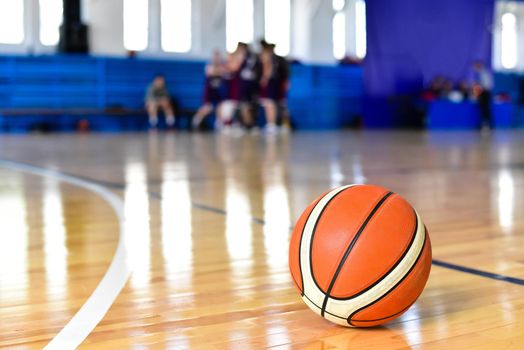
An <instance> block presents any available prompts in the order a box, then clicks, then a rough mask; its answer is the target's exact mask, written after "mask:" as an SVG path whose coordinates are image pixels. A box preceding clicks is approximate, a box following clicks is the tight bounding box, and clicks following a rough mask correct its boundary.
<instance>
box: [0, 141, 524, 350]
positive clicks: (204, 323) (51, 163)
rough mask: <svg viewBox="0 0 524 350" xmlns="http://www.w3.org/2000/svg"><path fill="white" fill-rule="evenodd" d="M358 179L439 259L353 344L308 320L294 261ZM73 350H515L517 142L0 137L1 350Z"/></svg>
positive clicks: (519, 282)
mask: <svg viewBox="0 0 524 350" xmlns="http://www.w3.org/2000/svg"><path fill="white" fill-rule="evenodd" d="M364 182H365V183H374V184H380V185H382V186H385V187H388V188H390V189H391V190H393V191H395V192H397V193H399V194H401V195H403V196H404V197H405V198H407V199H408V200H409V201H410V202H411V203H412V204H413V205H414V206H415V207H416V208H417V209H418V211H419V213H420V214H421V217H422V219H423V220H424V221H425V223H426V224H427V227H428V230H429V232H430V236H431V240H432V245H433V257H434V259H435V262H434V264H433V267H432V271H431V275H430V279H429V282H428V285H427V286H426V289H425V291H424V293H423V294H422V296H421V298H420V299H419V301H418V302H417V303H416V304H415V305H414V306H413V307H412V308H411V309H410V310H409V311H408V312H407V313H405V314H404V315H403V316H402V317H401V318H400V319H398V320H396V321H394V322H392V323H390V324H388V325H387V326H383V327H378V328H374V329H364V330H360V329H347V328H343V327H340V326H336V325H333V324H330V323H328V322H327V321H325V320H324V319H322V318H320V317H319V316H317V315H316V314H314V313H313V312H312V311H310V310H309V309H308V308H307V307H306V305H305V304H304V303H303V302H302V300H301V299H300V297H299V294H298V293H297V291H296V290H295V288H294V286H293V283H292V281H291V278H290V275H289V272H288V263H287V254H288V239H289V235H290V231H289V228H290V226H292V225H293V224H294V221H295V220H296V219H297V217H298V216H299V215H300V213H301V211H302V210H303V209H304V208H305V207H306V205H307V204H308V203H309V202H311V201H312V200H313V199H314V198H315V197H316V196H318V195H319V194H321V193H323V192H324V191H326V190H327V189H329V188H332V187H335V186H339V185H342V184H348V183H364ZM104 276H105V277H104ZM98 321H100V322H98ZM50 342H51V343H50ZM48 344H49V345H48ZM76 344H81V345H80V348H82V349H84V348H85V349H128V348H133V349H153V348H154V349H164V348H165V349H264V348H272V349H311V350H317V349H318V350H320V349H322V350H329V349H404V348H412V349H524V133H522V132H496V133H492V134H479V133H475V132H463V133H420V132H361V133H352V132H326V133H323V132H320V133H297V134H293V135H278V136H274V137H266V136H263V135H258V136H254V135H245V136H241V137H233V136H228V135H211V134H205V135H198V134H193V135H190V134H162V133H150V134H124V135H116V134H100V135H97V134H93V135H87V134H86V135H72V134H70V135H12V136H7V135H4V136H0V347H2V348H4V347H5V348H20V349H26V348H27V349H33V348H34V349H40V348H43V347H44V346H46V345H48V348H49V349H68V348H71V347H74V346H76Z"/></svg>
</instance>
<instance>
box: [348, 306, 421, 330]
mask: <svg viewBox="0 0 524 350" xmlns="http://www.w3.org/2000/svg"><path fill="white" fill-rule="evenodd" d="M416 302H417V301H416V300H415V301H413V302H412V303H411V304H409V305H408V306H406V307H405V308H403V309H402V310H400V311H397V312H395V313H394V314H392V315H389V316H386V317H381V318H376V319H374V320H354V322H364V323H365V322H377V321H382V320H387V319H388V318H391V317H395V316H397V315H400V314H402V313H404V312H405V311H406V310H407V309H409V308H410V307H412V306H413V304H415V303H416ZM349 324H350V325H351V326H353V324H352V323H349Z"/></svg>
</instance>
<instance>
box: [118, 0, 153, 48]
mask: <svg viewBox="0 0 524 350" xmlns="http://www.w3.org/2000/svg"><path fill="white" fill-rule="evenodd" d="M148 7H149V1H148V0H124V47H125V48H126V49H127V50H130V51H142V50H145V49H146V48H147V41H148V36H149V23H148V16H149V12H148Z"/></svg>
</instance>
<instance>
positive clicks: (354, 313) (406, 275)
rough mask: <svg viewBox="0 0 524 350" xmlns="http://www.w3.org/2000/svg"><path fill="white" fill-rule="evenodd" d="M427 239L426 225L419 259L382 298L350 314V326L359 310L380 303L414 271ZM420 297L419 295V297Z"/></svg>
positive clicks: (348, 319)
mask: <svg viewBox="0 0 524 350" xmlns="http://www.w3.org/2000/svg"><path fill="white" fill-rule="evenodd" d="M426 241H427V229H426V227H424V243H423V244H422V248H421V249H420V252H419V253H418V256H417V259H416V260H415V262H414V263H413V265H412V266H411V267H410V268H409V270H408V272H406V274H404V276H403V277H402V278H401V279H400V281H398V283H397V284H395V285H394V286H393V287H391V288H390V289H389V290H388V291H387V292H385V293H384V294H383V295H381V296H380V298H378V299H377V300H374V301H372V302H371V303H369V304H367V305H364V306H362V307H361V308H360V309H358V310H356V311H354V312H353V313H352V314H351V315H349V317H348V318H347V322H348V324H349V325H350V326H353V324H352V323H351V318H352V317H353V316H355V315H356V314H357V313H358V312H360V311H362V310H363V309H365V308H368V307H370V306H371V305H374V304H376V303H378V302H379V301H380V300H382V299H384V298H385V297H386V296H388V295H389V294H390V293H391V292H392V291H394V290H395V289H396V288H397V287H398V286H399V285H400V284H401V283H402V282H404V280H405V279H406V278H407V277H408V276H409V275H410V274H411V271H413V269H414V268H415V266H417V264H418V262H419V260H420V257H421V256H422V253H423V252H424V249H425V248H426ZM417 298H418V297H417ZM357 322H358V321H357Z"/></svg>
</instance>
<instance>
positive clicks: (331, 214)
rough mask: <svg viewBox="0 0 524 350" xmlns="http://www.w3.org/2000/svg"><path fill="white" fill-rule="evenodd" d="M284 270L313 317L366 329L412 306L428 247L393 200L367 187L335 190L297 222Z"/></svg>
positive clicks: (422, 230)
mask: <svg viewBox="0 0 524 350" xmlns="http://www.w3.org/2000/svg"><path fill="white" fill-rule="evenodd" d="M289 266H290V270H291V275H292V278H293V281H294V284H295V285H296V287H297V288H298V290H299V291H300V293H301V296H302V299H303V300H304V302H305V303H306V304H307V306H309V307H310V308H311V309H312V310H313V311H314V312H315V313H317V314H319V315H320V316H322V317H324V318H325V319H327V320H329V321H331V322H334V323H336V324H339V325H343V326H347V327H372V326H377V325H381V324H384V323H386V322H389V321H391V320H393V319H395V318H397V317H399V316H400V315H402V314H403V313H404V312H405V311H407V310H408V309H409V307H410V306H411V305H413V304H414V303H415V301H416V300H417V298H418V297H419V295H420V294H421V293H422V290H423V289H424V286H425V284H426V282H427V280H428V277H429V272H430V269H431V243H430V239H429V235H428V233H427V230H426V227H425V226H424V224H423V222H422V220H421V218H420V216H419V215H418V213H417V212H416V211H415V209H413V207H412V206H411V205H410V204H409V203H408V202H407V201H406V200H405V199H404V198H402V197H401V196H400V195H398V194H396V193H393V192H391V191H389V190H387V189H385V188H383V187H380V186H374V185H349V186H342V187H339V188H336V189H333V190H331V191H329V192H327V193H325V194H323V195H322V196H320V197H319V198H317V199H316V200H315V201H314V202H313V203H312V204H311V205H309V207H307V209H306V210H305V211H304V212H303V213H302V215H301V216H300V218H299V219H298V221H297V223H296V225H295V228H294V230H293V233H292V236H291V241H290V248H289Z"/></svg>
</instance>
